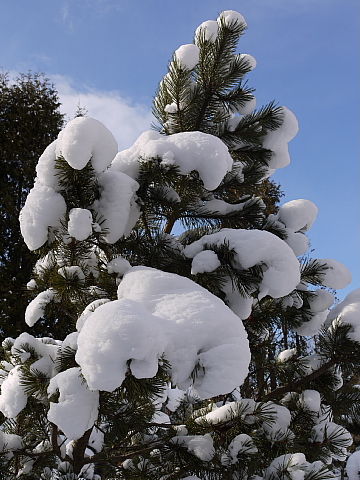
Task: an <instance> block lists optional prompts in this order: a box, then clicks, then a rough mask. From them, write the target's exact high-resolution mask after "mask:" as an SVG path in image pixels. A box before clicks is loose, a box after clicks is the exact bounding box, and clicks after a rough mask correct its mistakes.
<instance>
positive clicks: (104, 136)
mask: <svg viewBox="0 0 360 480" xmlns="http://www.w3.org/2000/svg"><path fill="white" fill-rule="evenodd" d="M117 151H118V145H117V142H116V140H115V138H114V136H113V134H112V133H111V132H110V131H109V130H108V129H107V128H106V127H105V125H104V124H103V123H101V122H99V121H98V120H95V119H94V118H90V117H77V118H74V119H73V120H71V121H70V122H69V123H68V124H67V125H66V127H65V128H64V129H63V130H62V131H61V132H60V133H59V136H58V138H57V141H56V157H59V156H60V155H62V156H63V157H64V158H65V160H66V161H67V162H68V164H69V165H70V166H71V167H73V168H75V169H76V170H82V169H83V168H84V167H85V166H86V164H87V163H88V162H89V160H90V159H91V164H92V166H93V168H94V170H95V171H96V172H97V173H101V172H103V171H104V170H105V169H106V168H107V167H108V166H109V165H110V163H111V161H112V160H113V159H114V157H115V155H116V154H117Z"/></svg>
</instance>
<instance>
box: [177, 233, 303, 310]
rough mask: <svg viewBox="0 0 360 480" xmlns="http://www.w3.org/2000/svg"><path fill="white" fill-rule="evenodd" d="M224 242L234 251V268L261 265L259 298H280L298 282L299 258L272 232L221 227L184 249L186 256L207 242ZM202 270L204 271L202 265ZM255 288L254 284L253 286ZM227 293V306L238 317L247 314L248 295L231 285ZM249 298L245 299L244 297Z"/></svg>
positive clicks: (216, 243)
mask: <svg viewBox="0 0 360 480" xmlns="http://www.w3.org/2000/svg"><path fill="white" fill-rule="evenodd" d="M224 243H227V244H228V245H229V248H230V249H233V250H234V251H235V252H236V256H235V260H234V262H235V264H234V267H235V268H240V269H247V268H250V267H253V266H255V265H259V266H262V269H263V278H262V281H261V283H260V285H257V286H256V288H259V298H262V297H264V296H265V295H270V296H272V297H273V298H280V297H283V296H285V295H288V294H289V293H290V292H291V291H292V290H294V289H295V288H296V286H297V284H298V283H299V282H300V271H299V262H298V260H297V258H296V257H295V255H294V253H293V251H292V250H291V248H290V247H289V246H288V245H287V244H286V243H285V242H284V241H282V240H280V239H279V238H278V237H276V236H275V235H273V234H271V233H269V232H267V231H264V230H241V229H239V230H235V229H230V228H225V229H223V230H220V231H219V232H217V233H213V234H211V235H204V236H203V237H202V238H201V239H200V240H197V241H196V242H193V243H192V244H190V245H188V246H187V247H185V249H184V254H185V255H186V256H188V257H189V258H194V260H195V258H196V256H197V255H198V254H199V253H200V252H202V251H203V250H211V245H217V246H218V247H219V246H220V245H222V244H224ZM202 271H206V270H205V269H204V268H203V269H202ZM254 289H255V288H254ZM226 293H227V298H228V300H229V301H230V306H231V308H232V309H233V310H234V311H235V312H236V313H237V314H238V315H239V316H240V317H241V318H247V317H248V316H249V315H250V313H249V308H250V309H251V305H252V298H250V299H247V298H244V297H241V295H240V294H238V293H237V292H233V289H232V287H230V289H229V290H228V291H226ZM248 300H249V301H248ZM238 302H240V303H244V302H245V303H246V307H243V306H241V308H240V307H239V308H236V306H235V303H238Z"/></svg>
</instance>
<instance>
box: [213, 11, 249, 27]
mask: <svg viewBox="0 0 360 480" xmlns="http://www.w3.org/2000/svg"><path fill="white" fill-rule="evenodd" d="M221 20H223V21H224V22H225V25H230V24H231V23H235V22H236V23H242V24H243V25H244V26H245V27H247V23H246V20H245V18H244V17H243V16H242V15H241V13H239V12H236V11H235V10H224V11H223V12H221V14H220V15H219V17H218V19H217V21H218V22H219V23H220V21H221Z"/></svg>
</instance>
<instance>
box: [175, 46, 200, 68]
mask: <svg viewBox="0 0 360 480" xmlns="http://www.w3.org/2000/svg"><path fill="white" fill-rule="evenodd" d="M199 52H200V50H199V47H198V46H197V45H194V44H193V43H189V44H187V45H181V47H179V48H178V49H177V50H176V51H175V53H174V56H175V58H176V60H177V61H178V62H179V63H180V64H181V65H182V66H183V67H185V68H187V69H189V70H192V69H193V68H195V67H196V65H197V64H198V63H199Z"/></svg>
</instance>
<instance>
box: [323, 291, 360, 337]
mask: <svg viewBox="0 0 360 480" xmlns="http://www.w3.org/2000/svg"><path fill="white" fill-rule="evenodd" d="M336 320H337V321H340V322H341V323H347V324H349V325H351V330H350V332H349V333H348V335H349V337H350V338H351V339H352V340H356V341H357V342H360V288H357V289H356V290H353V291H352V292H350V293H349V294H348V295H347V296H346V297H345V299H344V300H343V301H342V302H340V303H338V304H337V305H336V307H334V308H333V309H332V310H331V312H330V313H329V315H328V317H327V319H326V323H327V324H329V323H330V322H334V321H336Z"/></svg>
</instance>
